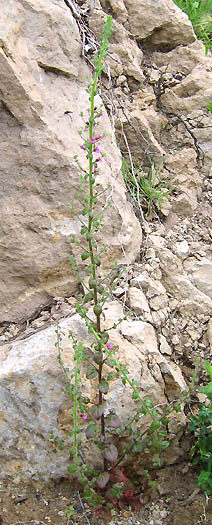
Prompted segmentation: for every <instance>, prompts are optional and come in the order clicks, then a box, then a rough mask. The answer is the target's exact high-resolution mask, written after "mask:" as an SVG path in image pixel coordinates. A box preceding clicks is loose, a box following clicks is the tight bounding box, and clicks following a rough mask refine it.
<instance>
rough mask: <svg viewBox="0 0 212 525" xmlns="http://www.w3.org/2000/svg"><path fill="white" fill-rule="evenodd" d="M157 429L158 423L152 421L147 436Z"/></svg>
mask: <svg viewBox="0 0 212 525" xmlns="http://www.w3.org/2000/svg"><path fill="white" fill-rule="evenodd" d="M158 428H160V422H159V421H153V423H152V424H151V425H150V427H149V430H148V434H153V432H155V430H157V429H158Z"/></svg>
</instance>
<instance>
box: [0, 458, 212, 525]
mask: <svg viewBox="0 0 212 525" xmlns="http://www.w3.org/2000/svg"><path fill="white" fill-rule="evenodd" d="M196 477H197V473H196V472H194V470H193V469H192V468H191V467H190V465H189V464H186V463H185V462H184V463H180V464H178V465H172V466H170V467H166V468H164V469H161V470H160V471H159V472H158V491H157V494H155V495H154V496H153V498H154V499H153V501H152V502H151V503H149V504H146V505H143V507H142V508H141V510H140V511H139V512H137V513H136V512H133V511H132V510H131V508H130V507H126V508H125V509H123V510H122V511H119V510H118V509H113V510H112V520H111V521H110V525H198V524H201V523H203V524H204V525H211V523H212V500H208V501H207V499H206V498H205V496H204V495H203V494H201V492H200V491H199V489H198V488H197V485H196ZM69 505H73V506H74V509H75V512H76V514H75V516H74V518H72V519H69V520H68V519H67V517H66V510H67V508H68V507H69ZM0 523H1V525H28V524H31V525H45V524H48V523H49V524H51V525H83V524H85V523H87V524H88V525H89V524H90V525H98V524H102V523H104V521H103V520H102V519H101V518H100V517H99V516H95V514H94V512H93V511H92V510H91V509H90V508H89V507H88V505H87V504H86V503H85V502H84V501H83V500H81V498H80V496H79V493H77V491H75V490H73V485H72V482H71V481H70V480H67V479H66V480H61V481H59V482H57V483H53V482H52V483H51V484H50V485H48V486H44V485H42V484H41V483H33V484H31V485H27V486H24V485H18V486H15V485H13V484H12V483H11V484H10V483H8V484H2V486H1V490H0Z"/></svg>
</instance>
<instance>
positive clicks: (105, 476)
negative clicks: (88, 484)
mask: <svg viewBox="0 0 212 525" xmlns="http://www.w3.org/2000/svg"><path fill="white" fill-rule="evenodd" d="M109 479H110V474H109V473H108V472H102V473H101V474H100V475H99V476H98V478H97V480H96V484H97V485H98V487H100V489H103V488H104V487H105V486H106V485H107V483H108V481H109Z"/></svg>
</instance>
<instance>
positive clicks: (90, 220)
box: [88, 40, 108, 471]
mask: <svg viewBox="0 0 212 525" xmlns="http://www.w3.org/2000/svg"><path fill="white" fill-rule="evenodd" d="M106 44H107V42H106V40H105V44H104V41H103V42H102V45H101V48H100V53H99V58H98V62H97V65H96V71H95V75H94V80H93V84H92V89H91V95H90V118H89V153H88V157H89V218H88V249H89V254H90V261H91V267H92V277H93V279H96V263H95V258H94V252H93V244H92V223H93V200H94V192H93V186H94V177H93V168H94V159H93V150H94V147H93V144H92V142H91V139H92V137H93V127H94V98H95V95H96V89H97V83H98V78H99V75H100V73H101V64H102V60H103V56H104V53H105V47H106ZM93 297H94V306H97V305H98V294H97V286H94V288H93ZM95 315H96V328H97V333H98V334H101V314H95ZM100 341H101V339H100ZM98 350H99V352H100V353H101V354H102V346H101V344H99V349H98ZM102 361H103V360H102ZM102 361H101V362H100V363H99V367H98V381H99V384H100V383H101V379H102V367H103V362H102ZM98 402H99V405H102V402H103V395H102V392H101V390H100V389H99V400H98ZM101 435H102V437H103V441H104V440H105V417H104V414H102V416H101ZM104 470H105V471H107V470H108V462H107V459H106V458H104Z"/></svg>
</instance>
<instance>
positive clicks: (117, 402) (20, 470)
mask: <svg viewBox="0 0 212 525" xmlns="http://www.w3.org/2000/svg"><path fill="white" fill-rule="evenodd" d="M105 315H106V320H105V326H106V327H109V326H111V324H112V323H113V321H116V320H118V319H119V318H120V316H122V315H123V314H122V308H121V306H120V304H119V303H117V302H113V303H108V304H107V305H106V308H105ZM55 328H56V325H55V324H53V325H52V326H50V327H48V328H46V329H44V330H42V331H38V332H37V333H36V334H34V335H33V336H31V337H28V338H27V339H25V340H20V341H17V342H14V343H12V344H9V345H4V346H3V347H1V352H0V361H1V379H0V406H1V409H0V446H1V451H2V452H1V472H0V478H1V479H5V478H9V477H10V476H12V477H13V479H14V478H15V479H22V480H26V479H28V478H32V479H43V480H46V481H48V480H49V479H52V478H57V477H60V476H63V475H65V474H66V472H67V466H68V464H69V459H68V457H69V454H68V451H67V449H66V448H64V450H63V451H60V450H58V449H57V447H55V445H54V443H52V442H51V440H50V434H51V433H53V434H54V436H55V437H58V439H65V443H66V444H67V445H68V443H70V439H69V437H68V432H70V430H71V429H72V417H71V416H70V408H71V400H70V399H67V396H66V394H65V393H64V386H65V382H64V376H63V372H62V369H61V367H60V365H59V363H58V360H57V350H56V348H55V342H56V334H55ZM60 330H61V335H62V343H61V348H62V359H63V361H64V364H65V366H66V367H68V368H69V371H70V374H71V372H72V371H73V367H74V359H73V357H74V351H73V347H72V342H71V340H70V339H69V337H68V334H69V331H70V330H71V331H72V332H73V335H74V336H75V337H77V338H78V339H79V340H81V341H84V343H85V345H88V343H89V339H88V335H87V331H86V329H85V326H84V324H83V322H82V321H81V320H80V318H79V316H78V315H76V314H75V315H73V316H72V317H70V318H69V319H65V320H63V321H61V323H60ZM110 341H111V343H112V344H113V345H119V359H120V361H121V362H124V363H127V364H128V365H129V374H130V375H129V377H130V378H133V379H134V380H137V381H139V385H140V392H141V395H144V396H146V395H147V394H148V395H152V394H153V395H154V397H155V399H157V403H165V402H166V399H167V398H166V396H165V387H166V376H167V377H168V378H169V384H170V385H171V387H169V388H170V393H171V392H172V394H171V396H172V395H175V394H176V392H178V391H179V390H185V389H186V384H185V382H184V379H183V377H182V374H181V372H180V369H179V367H177V366H176V365H172V364H170V363H168V362H167V360H166V359H165V358H164V356H163V355H162V354H161V353H160V352H159V350H158V347H157V340H156V335H155V332H154V328H153V327H152V326H151V325H150V324H148V323H144V322H142V321H133V320H131V321H123V322H122V324H121V333H120V330H118V329H116V330H111V332H110ZM149 353H150V354H151V359H150V361H149V362H147V355H148V354H149ZM149 364H150V366H149ZM82 391H83V393H84V394H85V395H89V397H90V398H91V399H95V395H96V391H95V380H94V381H93V384H92V385H91V383H90V381H89V380H87V379H86V377H85V374H84V375H83V380H82ZM170 399H171V398H170ZM105 403H106V409H115V410H116V412H117V414H118V415H119V416H120V417H121V418H122V419H125V420H126V418H127V417H128V416H129V414H132V411H133V407H134V402H133V401H132V392H131V389H130V388H129V387H127V386H126V387H125V388H123V385H122V382H121V379H116V380H114V381H113V382H112V383H111V387H110V391H109V393H108V394H107V396H105ZM126 407H127V409H126ZM86 423H87V422H86ZM84 427H85V423H84V426H83V421H82V429H81V432H82V437H83V435H84V434H83V432H84ZM85 447H86V440H85ZM89 447H90V444H89ZM87 448H88V446H87ZM95 453H96V452H95ZM90 454H92V452H90ZM90 457H93V456H90ZM93 459H94V460H95V459H96V458H95V454H94V457H93Z"/></svg>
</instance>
